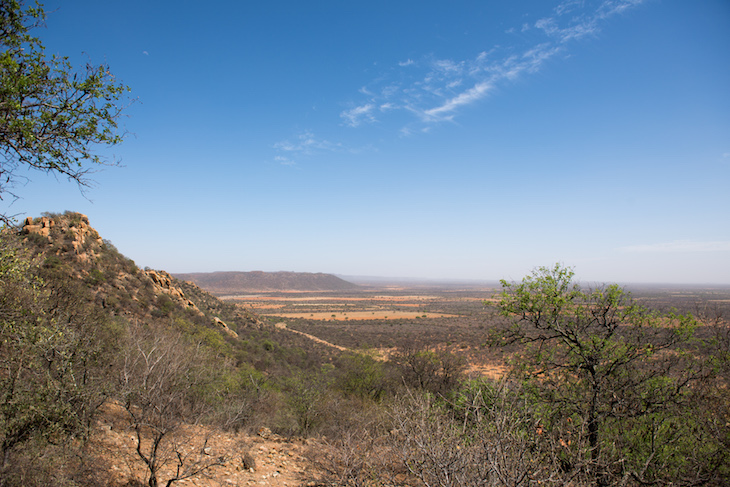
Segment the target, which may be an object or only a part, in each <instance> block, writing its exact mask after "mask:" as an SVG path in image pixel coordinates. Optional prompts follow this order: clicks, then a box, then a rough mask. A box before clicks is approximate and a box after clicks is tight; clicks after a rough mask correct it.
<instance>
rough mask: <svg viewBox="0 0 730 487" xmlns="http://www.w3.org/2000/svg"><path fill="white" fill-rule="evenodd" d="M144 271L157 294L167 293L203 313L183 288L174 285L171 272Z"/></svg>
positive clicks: (198, 312)
mask: <svg viewBox="0 0 730 487" xmlns="http://www.w3.org/2000/svg"><path fill="white" fill-rule="evenodd" d="M144 272H145V273H146V274H147V277H149V278H150V280H151V281H152V284H153V286H154V287H155V291H156V292H155V294H167V295H168V296H170V298H172V299H173V300H174V301H177V302H178V303H180V304H181V305H183V306H184V307H186V308H188V309H192V310H193V311H195V312H196V314H199V315H203V312H202V311H200V309H198V307H197V306H196V305H195V303H193V302H192V301H191V300H190V299H188V297H187V296H185V293H184V292H183V290H182V289H180V288H179V287H177V286H175V285H174V280H173V278H172V276H171V275H170V274H168V273H167V272H165V271H155V270H152V269H148V270H146V271H144Z"/></svg>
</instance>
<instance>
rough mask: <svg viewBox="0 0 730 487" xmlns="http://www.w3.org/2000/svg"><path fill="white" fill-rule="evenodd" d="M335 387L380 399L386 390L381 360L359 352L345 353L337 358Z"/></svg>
mask: <svg viewBox="0 0 730 487" xmlns="http://www.w3.org/2000/svg"><path fill="white" fill-rule="evenodd" d="M337 371H338V374H337V379H336V381H335V385H336V387H337V389H339V390H340V391H342V392H343V393H345V394H351V395H355V396H358V397H360V398H369V399H373V400H376V401H377V400H380V399H382V397H383V396H384V395H385V393H386V391H387V390H388V384H387V378H386V374H385V370H384V366H383V363H382V362H378V361H376V360H375V359H373V358H371V357H369V356H367V355H364V354H360V353H347V354H344V355H342V356H341V357H340V358H339V359H338V360H337Z"/></svg>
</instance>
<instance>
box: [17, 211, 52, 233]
mask: <svg viewBox="0 0 730 487" xmlns="http://www.w3.org/2000/svg"><path fill="white" fill-rule="evenodd" d="M55 224H56V222H54V221H53V220H52V219H50V218H48V217H47V216H43V217H41V218H38V221H35V220H34V219H33V217H32V216H29V217H28V218H26V219H25V222H24V223H23V228H22V229H21V233H23V234H25V235H27V234H30V233H35V234H36V235H41V236H42V237H48V236H49V235H50V234H51V228H53V226H54V225H55Z"/></svg>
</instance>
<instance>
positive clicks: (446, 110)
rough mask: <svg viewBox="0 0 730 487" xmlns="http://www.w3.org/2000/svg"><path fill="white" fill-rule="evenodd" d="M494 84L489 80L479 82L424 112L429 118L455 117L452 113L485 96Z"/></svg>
mask: <svg viewBox="0 0 730 487" xmlns="http://www.w3.org/2000/svg"><path fill="white" fill-rule="evenodd" d="M491 88H492V86H491V85H490V84H489V83H488V82H484V83H479V84H477V85H475V86H474V87H472V88H470V89H468V90H466V91H464V92H462V93H459V94H458V95H457V96H455V97H453V98H451V99H450V100H446V103H444V104H443V105H441V106H438V107H435V108H431V109H429V110H426V111H425V112H424V114H425V115H426V117H427V119H428V120H439V119H440V120H444V119H450V118H453V115H452V113H453V112H454V110H456V109H457V108H459V107H461V106H463V105H470V104H471V103H474V102H475V101H477V100H479V99H481V98H484V97H485V96H486V95H487V93H489V90H490V89H491Z"/></svg>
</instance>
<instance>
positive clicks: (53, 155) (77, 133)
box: [0, 0, 129, 197]
mask: <svg viewBox="0 0 730 487" xmlns="http://www.w3.org/2000/svg"><path fill="white" fill-rule="evenodd" d="M44 19H45V12H44V10H43V7H42V5H40V4H39V3H36V4H35V5H34V6H26V5H24V2H23V1H17V0H2V1H0V44H1V45H2V52H0V121H1V124H2V127H3V130H2V131H0V152H1V153H2V156H1V157H2V160H1V161H0V175H1V176H2V181H3V184H2V185H0V197H1V196H2V194H3V193H6V192H8V191H9V190H10V189H11V188H12V186H13V184H14V182H15V173H16V171H17V170H18V169H19V168H20V167H22V166H26V167H30V168H33V169H37V170H40V171H44V172H51V173H54V174H59V175H63V176H66V177H68V178H69V179H71V180H74V181H76V182H78V183H79V184H81V185H84V184H87V180H86V174H87V173H88V171H89V169H88V168H87V167H85V166H84V163H85V162H90V163H92V164H103V163H105V161H104V159H103V158H102V157H101V156H99V155H98V154H96V153H94V151H93V149H94V147H95V146H97V145H99V144H102V145H114V144H117V143H119V142H121V140H122V135H120V134H119V133H118V131H117V120H118V118H119V116H120V115H121V113H122V109H123V106H122V105H121V104H120V100H122V98H123V96H124V94H125V93H126V92H128V91H129V90H128V88H127V87H126V86H124V85H123V84H120V83H118V82H116V80H115V79H114V76H113V75H112V74H111V72H110V70H109V67H108V66H106V65H99V66H94V65H92V64H87V65H86V66H85V67H84V68H83V69H82V70H79V71H75V70H74V69H73V67H72V66H71V63H70V62H69V60H68V58H67V57H59V56H56V55H53V56H50V57H49V56H47V55H46V53H45V48H44V46H43V44H42V43H41V41H40V39H38V38H37V37H35V36H33V35H32V34H31V31H32V30H33V29H34V28H36V27H38V26H40V25H42V23H43V21H44Z"/></svg>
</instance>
